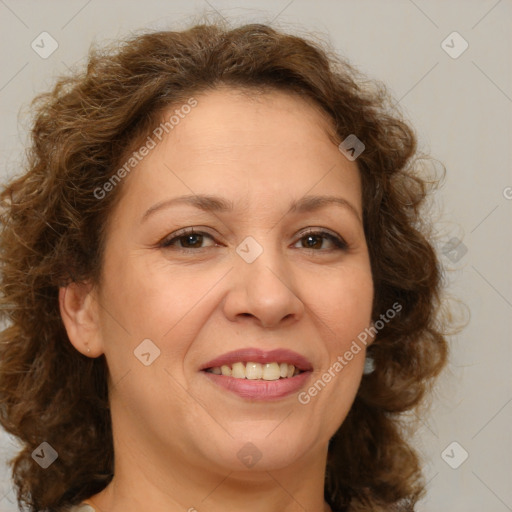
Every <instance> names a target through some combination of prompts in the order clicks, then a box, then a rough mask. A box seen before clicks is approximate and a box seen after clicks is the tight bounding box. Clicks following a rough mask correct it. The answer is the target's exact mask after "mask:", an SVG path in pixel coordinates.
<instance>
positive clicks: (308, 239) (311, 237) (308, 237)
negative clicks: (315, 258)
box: [306, 235, 318, 247]
mask: <svg viewBox="0 0 512 512" xmlns="http://www.w3.org/2000/svg"><path fill="white" fill-rule="evenodd" d="M316 238H318V237H316V236H314V235H308V236H307V238H306V239H307V244H308V246H309V247H314V246H315V245H318V242H317V243H314V242H313V244H311V243H310V242H311V241H312V240H315V239H316Z"/></svg>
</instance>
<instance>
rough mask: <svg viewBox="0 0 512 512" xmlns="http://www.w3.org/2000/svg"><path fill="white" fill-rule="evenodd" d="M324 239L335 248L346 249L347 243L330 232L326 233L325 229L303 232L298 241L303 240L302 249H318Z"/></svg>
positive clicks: (320, 247)
mask: <svg viewBox="0 0 512 512" xmlns="http://www.w3.org/2000/svg"><path fill="white" fill-rule="evenodd" d="M324 240H328V241H329V242H331V244H333V245H334V247H335V250H346V249H348V245H347V243H346V242H345V241H344V240H343V239H342V238H340V237H338V236H335V235H333V234H331V233H328V232H327V231H310V232H308V233H305V234H303V235H302V237H301V238H300V240H299V242H303V243H302V248H303V249H313V250H319V249H322V244H323V243H324ZM325 250H329V249H325Z"/></svg>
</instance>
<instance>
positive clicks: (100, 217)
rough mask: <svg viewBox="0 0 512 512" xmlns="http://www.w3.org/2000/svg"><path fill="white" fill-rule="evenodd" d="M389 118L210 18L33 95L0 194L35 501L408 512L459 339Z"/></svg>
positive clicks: (341, 71) (108, 55) (355, 79)
mask: <svg viewBox="0 0 512 512" xmlns="http://www.w3.org/2000/svg"><path fill="white" fill-rule="evenodd" d="M389 105H390V102H389V97H388V95H387V93H386V91H385V88H384V87H382V86H381V85H380V84H378V83H377V84H372V83H369V82H364V83H363V80H362V78H361V76H359V75H358V73H357V72H356V70H355V69H354V68H353V67H351V66H350V65H349V64H348V63H347V62H344V61H341V60H339V59H338V58H336V57H334V56H332V55H330V52H329V51H328V50H326V49H325V48H321V47H320V46H319V45H317V44H315V43H312V42H308V41H305V40H304V39H302V38H299V37H295V36H292V35H287V34H284V33H281V32H279V31H277V30H274V29H272V28H270V27H268V26H265V25H245V26H241V27H238V28H234V29H230V28H226V27H225V26H221V25H215V24H208V25H199V26H195V27H193V28H191V29H189V30H185V31H182V32H156V33H149V34H145V35H141V36H137V37H134V38H132V39H131V40H129V41H126V43H125V44H123V45H119V46H118V47H116V48H113V49H112V51H110V52H96V53H91V55H90V58H89V63H88V67H87V71H86V72H85V73H84V74H81V75H80V74H75V75H73V76H71V77H69V78H63V79H61V80H60V81H59V82H58V83H57V85H56V86H55V88H54V89H53V90H52V91H51V92H49V93H47V94H44V95H41V96H40V97H39V98H38V102H37V103H36V105H35V106H34V108H35V113H36V116H35V121H34V126H33V131H32V141H33V142H32V147H31V152H30V158H29V162H28V166H27V169H26V172H25V173H24V174H23V175H22V176H21V177H19V178H17V179H15V180H13V181H12V182H11V183H9V184H8V185H7V186H6V188H5V189H4V191H3V193H2V196H1V197H2V204H3V213H2V220H3V231H2V240H1V242H2V268H3V272H2V286H3V292H4V298H3V314H4V317H5V321H6V327H5V329H4V331H3V333H2V340H1V344H0V347H1V348H0V350H1V363H0V364H1V368H0V372H1V373H0V400H1V401H0V403H1V409H0V410H1V416H0V417H1V424H2V425H3V427H4V428H5V429H6V430H7V431H8V432H9V433H11V434H13V435H14V436H17V437H18V438H19V439H20V440H21V441H22V442H23V449H22V450H21V451H20V453H19V454H18V456H17V457H16V458H15V460H14V461H13V476H14V481H15V484H16V486H17V490H18V499H19V503H20V505H22V504H25V505H27V506H28V508H29V510H31V511H36V510H43V509H44V510H51V511H64V510H70V509H72V510H84V511H85V510H89V511H90V510H94V511H97V512H103V511H104V512H117V511H125V512H126V511H128V512H129V511H132V510H134V511H135V510H151V511H154V512H159V511H164V510H165V511H169V510H172V511H174V510H176V511H178V510H189V511H193V510H198V511H201V510H210V511H217V510H221V509H222V510H239V509H241V508H243V509H244V510H246V511H247V510H249V511H252V510H258V511H259V510H265V511H296V510H312V511H329V510H332V511H362V510H364V511H370V510H371V511H384V510H413V509H414V504H415V503H416V502H417V501H418V499H419V498H420V497H421V496H422V493H423V492H424V484H423V481H422V478H421V468H420V464H419V459H418V456H417V455H416V454H415V452H414V450H413V449H412V448H411V447H410V446H409V444H408V443H407V440H406V439H405V437H404V433H403V432H404V431H403V428H402V426H403V425H402V424H401V422H400V418H401V416H400V413H402V412H404V411H408V410H413V409H414V408H415V407H417V406H418V405H419V404H421V402H422V398H423V397H424V394H425V391H426V390H427V389H428V387H429V386H430V384H431V382H432V379H433V378H434V377H435V376H436V375H438V373H439V372H440V370H441V369H442V367H443V365H444V364H445V361H446V356H447V345H446V341H445V335H444V325H443V323H442V322H441V321H439V319H438V315H437V313H438V311H439V295H440V289H441V288H440V286H441V273H440V265H439V261H438V259H437V256H436V254H435V252H434V250H433V247H432V245H431V242H430V241H429V239H428V226H427V225H425V224H423V223H422V222H421V218H420V207H421V206H422V204H423V202H424V200H425V198H426V197H427V195H428V192H429V189H428V186H427V181H426V180H425V179H424V178H422V177H421V176H420V175H419V174H418V173H417V167H418V165H417V154H416V138H415V135H414V133H413V131H412V129H411V128H410V127H409V126H408V125H407V124H406V123H405V122H404V121H403V120H402V119H401V117H400V115H399V113H398V112H397V111H394V110H392V109H391V107H390V106H389ZM78 505H80V506H81V507H82V508H79V507H78ZM72 507H73V508H72ZM77 507H78V508H77Z"/></svg>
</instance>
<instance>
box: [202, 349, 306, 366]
mask: <svg viewBox="0 0 512 512" xmlns="http://www.w3.org/2000/svg"><path fill="white" fill-rule="evenodd" d="M239 361H241V362H252V363H273V362H277V363H290V364H293V365H294V366H295V367H296V368H298V369H299V370H302V371H310V370H312V369H313V366H312V365H311V363H310V362H309V361H308V359H307V358H306V357H304V356H302V355H300V354H297V352H293V350H288V349H284V348H277V349H274V350H261V349H259V348H242V349H239V350H233V351H232V352H227V353H226V354H223V355H221V356H219V357H216V358H215V359H212V360H211V361H208V362H207V363H204V364H203V365H201V367H200V368H199V370H206V369H207V368H214V367H216V366H222V365H231V364H233V363H237V362H239Z"/></svg>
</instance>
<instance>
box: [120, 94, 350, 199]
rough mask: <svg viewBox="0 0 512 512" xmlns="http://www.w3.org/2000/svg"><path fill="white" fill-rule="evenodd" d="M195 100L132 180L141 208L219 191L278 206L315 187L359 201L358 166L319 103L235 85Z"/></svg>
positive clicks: (171, 110)
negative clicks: (279, 200) (344, 152)
mask: <svg viewBox="0 0 512 512" xmlns="http://www.w3.org/2000/svg"><path fill="white" fill-rule="evenodd" d="M194 99H195V100H196V101H197V105H196V106H195V107H194V108H192V109H186V112H187V113H186V114H183V112H185V110H183V111H182V115H181V116H179V122H178V123H176V125H175V126H174V127H173V129H172V130H170V131H169V133H168V134H167V135H165V136H164V138H163V139H162V141H161V142H159V143H158V144H157V145H156V147H155V148H154V149H152V150H151V152H150V153H149V155H148V156H146V157H145V158H144V159H143V160H142V161H141V162H140V163H139V164H138V165H137V166H136V168H135V169H134V171H133V172H132V173H131V175H130V176H129V180H127V181H129V182H131V183H130V184H128V183H125V185H128V194H129V195H132V196H138V199H137V197H132V199H133V201H135V202H136V203H139V202H140V203H142V202H144V205H141V208H142V207H143V206H145V207H146V208H147V204H146V203H147V201H146V198H147V197H148V196H151V198H150V199H151V200H152V201H154V202H157V201H158V200H164V199H168V198H169V197H170V196H176V195H181V194H184V193H187V194H190V193H197V194H201V193H202V194H204V193H212V191H215V193H216V194H218V195H223V196H225V197H227V198H229V199H232V200H233V201H234V202H235V203H236V202H240V203H242V202H245V203H246V204H245V206H247V204H248V202H251V204H254V203H252V199H253V198H254V201H259V202H261V201H263V203H264V201H265V200H268V202H269V203H270V202H271V201H272V200H274V201H275V198H276V197H279V196H283V195H286V196H288V197H292V198H298V197H300V196H302V195H304V194H306V193H307V192H308V190H310V189H313V188H314V190H311V191H312V192H314V193H322V192H323V193H332V192H335V191H338V192H344V193H347V194H348V195H349V196H350V197H351V199H352V200H353V202H354V203H356V204H357V203H359V199H360V181H359V172H358V169H357V165H356V164H355V163H354V162H350V161H348V160H347V159H346V158H345V157H344V156H343V155H342V154H341V153H340V151H339V150H338V147H337V146H336V144H335V143H334V142H333V140H332V135H333V133H334V130H333V126H332V125H331V124H330V119H329V118H328V116H327V114H326V113H324V112H323V111H322V110H321V109H320V107H319V106H317V105H316V104H315V103H314V102H313V101H312V100H307V99H304V98H302V97H300V96H299V95H297V94H293V93H288V92H285V91H275V90H271V91H265V92H263V93H262V92H260V91H251V90H236V89H229V88H219V89H216V90H214V91H208V92H206V93H203V94H198V95H194ZM179 112H180V105H173V106H172V107H170V108H169V109H167V110H166V111H165V112H163V115H162V118H161V119H162V122H165V121H166V120H169V119H170V117H171V116H173V115H175V114H176V113H179ZM175 119H178V118H177V116H176V115H175ZM130 189H132V190H131V193H130ZM241 198H243V200H242V199H241ZM263 203H261V204H263Z"/></svg>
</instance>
